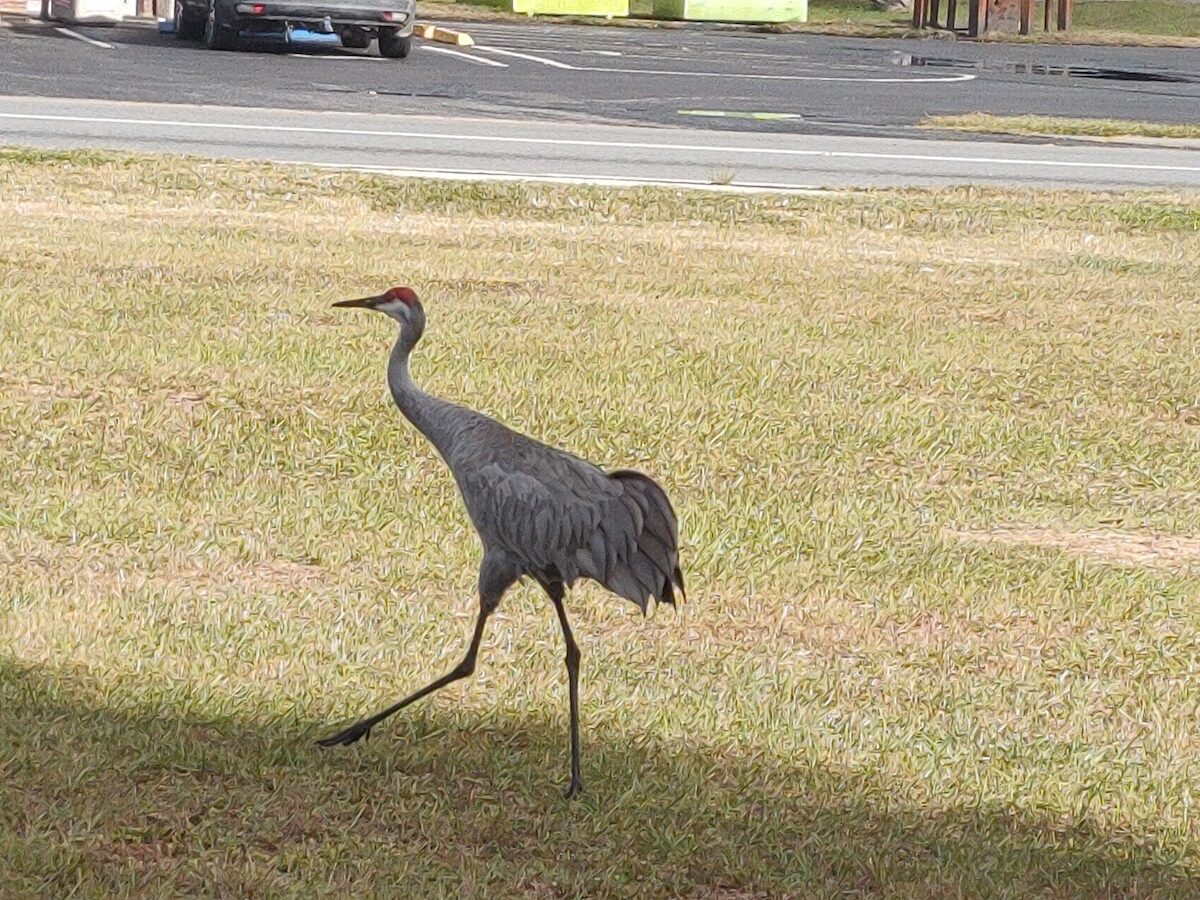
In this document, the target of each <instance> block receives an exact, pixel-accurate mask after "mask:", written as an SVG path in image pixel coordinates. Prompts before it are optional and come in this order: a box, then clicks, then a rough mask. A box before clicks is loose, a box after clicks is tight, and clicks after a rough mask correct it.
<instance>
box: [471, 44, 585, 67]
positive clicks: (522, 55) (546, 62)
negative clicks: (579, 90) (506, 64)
mask: <svg viewBox="0 0 1200 900" xmlns="http://www.w3.org/2000/svg"><path fill="white" fill-rule="evenodd" d="M477 49H479V50H483V51H485V52H487V53H497V54H499V55H500V56H512V57H515V58H516V59H527V60H529V61H530V62H535V63H541V64H542V65H543V66H552V67H553V68H555V69H575V68H577V67H576V66H572V65H568V64H567V63H565V62H559V61H558V60H556V59H546V57H544V56H534V55H533V54H532V53H517V52H516V51H515V50H501V49H500V48H499V47H482V46H481V47H478V48H477Z"/></svg>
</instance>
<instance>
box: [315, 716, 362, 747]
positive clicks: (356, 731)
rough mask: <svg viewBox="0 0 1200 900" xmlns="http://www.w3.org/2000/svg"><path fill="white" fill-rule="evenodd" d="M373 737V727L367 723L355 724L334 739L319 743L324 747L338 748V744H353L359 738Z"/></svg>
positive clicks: (325, 739) (330, 738)
mask: <svg viewBox="0 0 1200 900" xmlns="http://www.w3.org/2000/svg"><path fill="white" fill-rule="evenodd" d="M370 736H371V726H370V725H369V724H367V723H366V722H355V723H354V724H353V725H351V726H350V727H349V728H347V729H346V730H345V731H339V732H338V733H337V734H335V735H333V736H332V737H327V738H321V739H320V740H319V741H317V743H318V744H320V745H321V746H322V747H336V746H338V744H345V745H349V744H353V743H354V742H355V741H357V740H358V739H359V738H365V737H370Z"/></svg>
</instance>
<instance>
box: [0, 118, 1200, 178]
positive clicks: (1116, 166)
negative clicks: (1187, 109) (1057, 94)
mask: <svg viewBox="0 0 1200 900" xmlns="http://www.w3.org/2000/svg"><path fill="white" fill-rule="evenodd" d="M0 119H13V120H19V121H36V122H78V123H88V124H107V125H143V126H156V127H159V128H166V129H171V130H173V131H177V130H179V129H188V128H191V129H197V130H202V131H260V132H268V133H278V134H333V135H343V136H353V137H383V138H404V139H406V140H431V141H437V140H442V141H460V142H463V141H465V142H471V141H476V142H479V143H483V144H528V145H532V146H543V147H544V146H551V147H593V148H596V149H601V148H604V149H612V150H669V151H672V152H675V153H681V154H686V153H723V154H729V155H736V156H783V157H795V158H802V157H808V158H813V157H817V158H825V159H875V160H894V161H905V162H944V163H966V164H968V165H972V166H979V165H982V164H985V163H986V164H992V165H1001V166H1018V167H1019V166H1029V167H1033V168H1037V167H1041V168H1059V169H1113V170H1121V171H1132V172H1188V173H1200V166H1179V165H1161V164H1156V163H1116V162H1083V161H1080V160H1066V159H1022V158H1020V157H1011V156H1010V157H1003V156H946V155H941V154H932V153H883V152H867V151H865V150H801V149H799V148H795V147H738V146H731V145H721V144H668V143H660V142H653V141H596V140H585V139H582V138H540V137H519V136H516V135H496V134H462V133H459V134H456V133H454V132H436V131H382V130H377V129H370V128H320V127H315V126H308V125H252V124H249V123H244V122H189V121H187V120H186V119H132V118H125V117H121V118H117V117H108V116H63V115H51V114H47V113H8V112H0Z"/></svg>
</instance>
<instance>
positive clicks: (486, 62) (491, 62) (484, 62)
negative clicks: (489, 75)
mask: <svg viewBox="0 0 1200 900" xmlns="http://www.w3.org/2000/svg"><path fill="white" fill-rule="evenodd" d="M421 49H422V50H429V51H430V52H432V53H444V54H446V55H447V56H457V57H458V58H459V59H467V60H470V61H471V62H473V63H475V65H477V66H495V67H496V68H498V69H507V68H508V63H502V62H500V61H499V60H496V59H484V58H483V57H482V56H472V55H471V54H470V53H463V52H462V51H461V50H451V49H450V48H449V47H431V46H429V45H428V44H422V45H421Z"/></svg>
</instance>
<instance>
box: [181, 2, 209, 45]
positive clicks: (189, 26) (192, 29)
mask: <svg viewBox="0 0 1200 900" xmlns="http://www.w3.org/2000/svg"><path fill="white" fill-rule="evenodd" d="M203 33H204V20H203V19H202V18H200V17H199V16H198V15H196V14H195V13H194V12H192V11H191V10H190V9H188V8H187V6H185V5H184V4H183V2H182V0H175V37H177V38H179V40H181V41H194V40H196V38H198V37H200V36H201V35H202V34H203Z"/></svg>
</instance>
